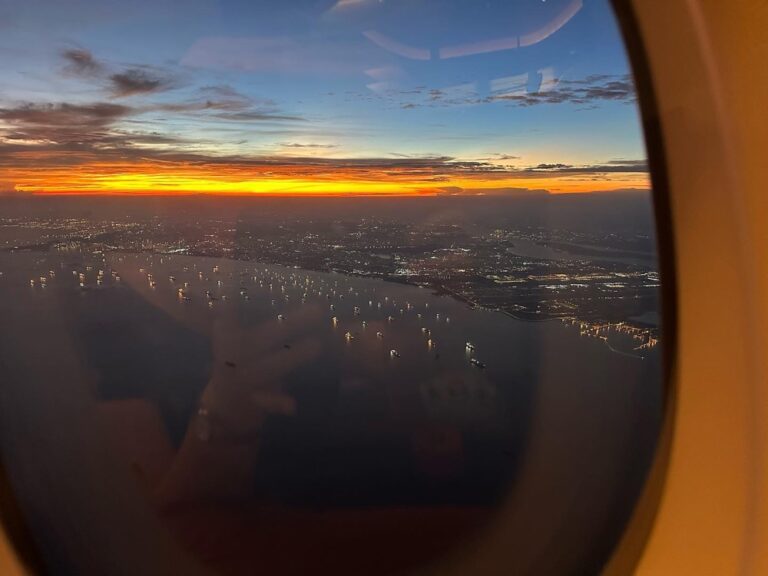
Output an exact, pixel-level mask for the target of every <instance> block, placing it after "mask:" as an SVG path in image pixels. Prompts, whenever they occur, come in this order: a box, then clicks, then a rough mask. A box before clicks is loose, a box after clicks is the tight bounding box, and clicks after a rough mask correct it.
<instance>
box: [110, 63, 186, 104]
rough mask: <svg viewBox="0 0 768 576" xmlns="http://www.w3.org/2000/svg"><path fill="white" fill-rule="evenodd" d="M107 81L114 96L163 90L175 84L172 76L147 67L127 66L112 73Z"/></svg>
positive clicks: (121, 96)
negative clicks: (123, 69) (120, 70)
mask: <svg viewBox="0 0 768 576" xmlns="http://www.w3.org/2000/svg"><path fill="white" fill-rule="evenodd" d="M109 82H110V87H109V90H110V92H111V94H112V96H114V97H115V98H125V97H127V96H135V95H137V94H153V93H156V92H164V91H166V90H170V89H171V88H173V87H174V85H175V79H174V78H173V77H171V76H169V75H166V74H163V73H162V72H160V71H159V70H154V69H148V68H128V69H127V70H125V71H123V72H118V73H116V74H112V75H111V76H110V77H109Z"/></svg>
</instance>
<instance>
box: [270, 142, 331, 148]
mask: <svg viewBox="0 0 768 576" xmlns="http://www.w3.org/2000/svg"><path fill="white" fill-rule="evenodd" d="M280 146H282V147H283V148H338V146H337V145H336V144H300V143H298V142H282V143H280Z"/></svg>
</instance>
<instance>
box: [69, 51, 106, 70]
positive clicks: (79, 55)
mask: <svg viewBox="0 0 768 576" xmlns="http://www.w3.org/2000/svg"><path fill="white" fill-rule="evenodd" d="M61 56H62V58H64V61H65V65H64V73H65V74H69V75H72V76H86V77H89V76H98V75H100V74H102V73H103V72H104V65H103V64H102V63H101V62H99V61H98V60H96V59H95V58H94V57H93V54H91V52H90V51H88V50H83V49H80V48H70V49H68V50H64V51H63V52H62V53H61Z"/></svg>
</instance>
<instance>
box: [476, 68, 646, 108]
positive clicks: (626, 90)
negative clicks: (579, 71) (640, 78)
mask: <svg viewBox="0 0 768 576" xmlns="http://www.w3.org/2000/svg"><path fill="white" fill-rule="evenodd" d="M636 99H637V95H636V93H635V85H634V83H633V82H632V77H631V76H629V75H624V76H608V75H604V74H603V75H593V76H588V77H586V78H583V79H580V80H561V81H560V82H559V83H558V84H557V86H556V87H555V88H553V89H552V90H546V91H542V92H526V93H518V92H514V93H512V94H496V95H493V96H489V97H488V98H486V99H485V101H486V102H508V103H510V104H514V105H516V106H523V107H527V106H536V105H538V104H566V103H569V104H579V105H587V106H589V105H594V104H595V103H597V102H605V101H612V102H623V103H626V104H629V103H634V102H635V101H636Z"/></svg>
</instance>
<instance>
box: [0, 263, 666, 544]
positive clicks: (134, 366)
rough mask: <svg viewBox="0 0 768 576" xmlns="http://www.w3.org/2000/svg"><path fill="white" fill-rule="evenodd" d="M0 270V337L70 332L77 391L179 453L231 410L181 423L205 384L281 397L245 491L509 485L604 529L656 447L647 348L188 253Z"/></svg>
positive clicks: (392, 290)
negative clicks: (152, 414)
mask: <svg viewBox="0 0 768 576" xmlns="http://www.w3.org/2000/svg"><path fill="white" fill-rule="evenodd" d="M0 270H2V272H3V275H2V277H0V293H2V295H3V299H2V304H0V312H3V313H4V317H6V318H12V317H14V318H17V323H15V324H14V323H7V324H6V326H5V328H4V337H5V338H13V337H12V336H9V335H8V331H10V330H13V331H17V333H18V334H19V335H21V334H22V333H23V332H24V331H27V330H28V331H37V333H44V332H45V331H46V330H47V328H46V322H49V321H50V322H54V319H55V321H56V323H57V326H58V327H59V328H60V327H61V325H64V326H65V330H66V331H67V332H68V333H69V335H70V337H71V339H72V341H73V342H74V350H75V351H76V352H75V354H76V355H77V356H79V357H80V358H81V362H82V363H83V364H85V365H86V366H87V373H88V386H89V388H88V389H89V390H90V392H89V394H91V395H92V396H93V397H94V398H96V399H97V400H99V401H109V402H114V401H119V400H131V399H144V400H147V401H148V402H149V403H150V404H151V405H153V406H156V407H157V409H158V411H159V413H160V415H161V417H162V423H163V428H164V430H165V433H167V436H168V439H169V443H170V445H171V446H172V447H173V450H179V448H180V447H182V446H183V444H184V443H185V439H186V438H188V436H189V435H190V434H200V435H202V436H203V437H204V439H205V440H207V438H208V436H209V435H210V434H211V433H212V432H211V431H212V430H213V434H214V437H212V438H211V441H214V440H215V435H216V434H223V435H224V436H226V435H227V434H228V433H231V430H227V426H228V424H227V422H228V418H230V412H231V413H237V412H238V410H239V407H238V406H236V404H237V401H233V402H230V404H227V402H224V401H221V402H219V404H220V405H218V406H217V405H216V402H213V404H211V408H210V409H211V413H212V417H213V415H214V413H215V416H216V418H218V419H219V420H220V421H221V422H219V423H218V424H215V426H214V425H212V424H210V423H209V422H206V423H205V427H204V429H202V430H197V429H196V428H195V427H196V426H199V425H200V424H199V422H198V419H199V418H198V417H196V414H197V413H198V410H199V409H200V408H201V406H208V405H207V404H206V402H207V401H206V398H207V396H206V395H207V394H208V392H210V390H211V389H212V388H217V387H218V389H229V388H227V387H230V388H231V389H232V390H236V391H237V394H240V395H239V396H238V395H237V394H235V396H234V398H249V397H250V396H248V395H250V394H260V393H267V394H276V395H280V396H281V397H282V398H288V399H290V402H292V404H290V405H289V408H285V407H283V408H280V409H276V410H273V411H272V413H271V414H270V415H268V416H267V418H266V420H265V421H264V422H263V425H262V424H260V425H259V426H255V427H254V430H251V429H248V430H245V431H244V432H243V431H242V430H241V432H243V433H242V434H241V435H242V436H243V438H244V439H242V438H241V439H240V440H238V441H242V442H244V443H248V441H249V440H248V439H249V438H252V434H256V435H257V436H258V442H259V446H260V449H259V451H258V457H255V456H254V459H255V461H256V466H255V469H256V472H255V474H254V475H253V477H252V479H251V480H250V482H251V484H250V486H251V489H250V490H251V496H252V497H253V498H257V499H264V498H267V499H270V500H274V501H279V502H282V503H284V504H287V505H300V506H307V505H311V506H321V507H322V506H382V505H389V506H392V505H396V506H402V505H406V506H413V505H422V506H423V505H447V504H449V505H483V506H488V505H493V504H495V503H499V502H501V500H502V498H503V497H504V496H505V495H508V494H509V493H510V490H511V494H512V495H513V496H512V497H513V498H514V497H515V496H514V495H515V491H516V490H518V491H520V492H521V494H522V496H519V497H522V498H525V500H526V502H527V505H526V506H524V507H523V508H522V509H521V510H522V511H521V521H523V522H524V521H525V514H526V512H525V509H528V508H529V509H530V510H531V512H528V513H529V514H533V513H534V512H533V510H535V511H536V514H537V515H538V514H554V515H557V514H561V513H562V507H563V506H565V507H566V509H568V510H570V512H569V514H571V515H572V516H573V522H574V523H575V526H576V529H578V523H579V522H580V521H583V522H585V523H587V524H589V523H595V522H596V521H595V520H594V519H591V517H592V515H594V514H597V512H596V511H602V512H600V514H602V515H603V516H602V522H603V523H604V524H610V525H614V526H618V525H620V523H621V522H623V521H624V520H625V519H626V516H627V514H628V513H629V510H630V509H631V505H632V502H633V501H634V498H635V497H636V494H637V491H638V490H639V487H640V485H641V484H642V479H643V474H644V470H645V469H646V467H647V465H648V462H649V458H650V456H651V454H652V451H653V445H654V441H655V437H656V430H657V427H658V424H659V421H660V416H661V411H662V406H661V397H662V396H661V383H660V368H659V355H658V352H657V351H656V350H651V351H645V352H644V356H643V357H641V356H640V355H638V354H634V353H626V352H625V353H616V352H614V351H612V350H611V348H610V347H609V346H607V345H606V343H604V342H602V341H600V340H596V339H592V338H583V337H580V336H579V332H578V330H574V329H573V328H571V327H568V326H566V325H564V324H562V323H560V322H557V321H551V322H523V321H518V320H515V319H513V318H510V317H508V316H506V315H504V314H502V313H499V312H495V311H487V310H478V309H471V308H469V307H468V306H466V305H465V304H463V303H461V302H458V301H457V300H455V299H453V298H450V297H447V296H437V295H434V294H432V293H431V291H430V290H428V289H422V288H418V287H414V286H407V285H400V284H394V283H387V282H383V281H380V280H375V279H367V278H355V277H349V276H344V275H339V274H328V273H315V272H308V271H304V270H297V269H288V268H284V267H280V266H265V265H260V264H255V263H252V262H237V261H229V260H216V259H209V258H197V257H188V256H162V257H161V256H157V255H154V256H150V255H130V254H120V253H115V254H108V255H106V256H104V257H103V259H102V258H101V257H93V256H83V255H81V254H79V253H71V254H68V253H56V254H43V253H33V252H31V253H17V254H3V255H0ZM100 270H101V271H103V276H102V277H101V280H99V278H100V276H99V271H100ZM51 271H53V272H54V274H51ZM81 273H82V274H84V276H83V278H82V283H83V286H82V287H81V286H80V282H81V278H80V276H79V274H81ZM41 276H42V277H46V281H45V287H43V286H42V283H41V281H40V277H41ZM31 279H34V280H35V282H34V286H31V285H30V280H31ZM180 291H181V292H180ZM20 309H23V310H26V311H27V312H28V314H26V315H24V316H23V317H24V318H29V321H26V320H23V321H22V320H18V319H19V318H22V316H20V315H19V314H18V311H19V310H20ZM334 318H335V321H334ZM51 326H53V324H51ZM51 329H52V330H53V328H51ZM617 338H618V336H617ZM26 340H30V341H34V340H35V337H34V335H32V336H31V338H30V339H25V338H19V339H18V341H19V342H21V341H26ZM43 340H45V339H44V338H41V341H43ZM467 342H470V343H471V344H472V347H471V348H468V347H467ZM612 344H615V345H616V346H618V347H619V348H621V347H622V345H623V344H625V343H621V342H613V343H612ZM624 348H625V350H631V347H628V346H625V347H624ZM393 351H396V352H393ZM37 353H38V354H43V355H45V354H47V352H46V350H38V351H37ZM51 356H53V355H51ZM473 359H474V360H475V362H474V363H473V362H472V360H473ZM6 361H7V359H6ZM212 382H213V383H215V386H214V385H212V384H211V383H212ZM66 385H67V384H66V383H59V386H66ZM45 390H46V389H45V388H41V389H40V390H38V391H37V392H36V394H37V396H34V398H37V399H38V401H39V399H40V393H42V394H47V392H45ZM243 390H246V391H247V394H246V395H245V396H243V395H242V394H241V392H242V391H243ZM57 393H62V391H61V389H58V390H57ZM24 394H31V393H30V392H25V391H23V390H21V389H19V390H18V391H15V392H11V393H10V396H9V397H10V398H11V399H12V400H13V401H16V402H18V403H21V404H22V405H21V406H17V408H18V409H24V406H23V403H24V402H32V400H31V398H33V397H32V396H29V397H28V396H24ZM214 398H215V397H214ZM209 403H210V402H209ZM233 405H234V406H233ZM228 406H229V407H228ZM214 423H215V422H214ZM211 426H213V428H212V427H211ZM230 427H231V426H230ZM25 449H27V450H29V447H25ZM182 451H183V450H182ZM507 498H509V496H507ZM560 498H562V501H561V500H559V499H560ZM585 501H589V502H590V504H589V507H590V512H589V513H588V512H587V511H586V509H584V510H582V509H581V507H582V506H583V505H584V504H583V502H585ZM574 502H579V504H576V505H575V504H574ZM587 518H590V519H589V520H587ZM580 519H581V520H580ZM602 529H604V528H602ZM586 532H587V533H588V532H589V531H588V530H587V531H586Z"/></svg>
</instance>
